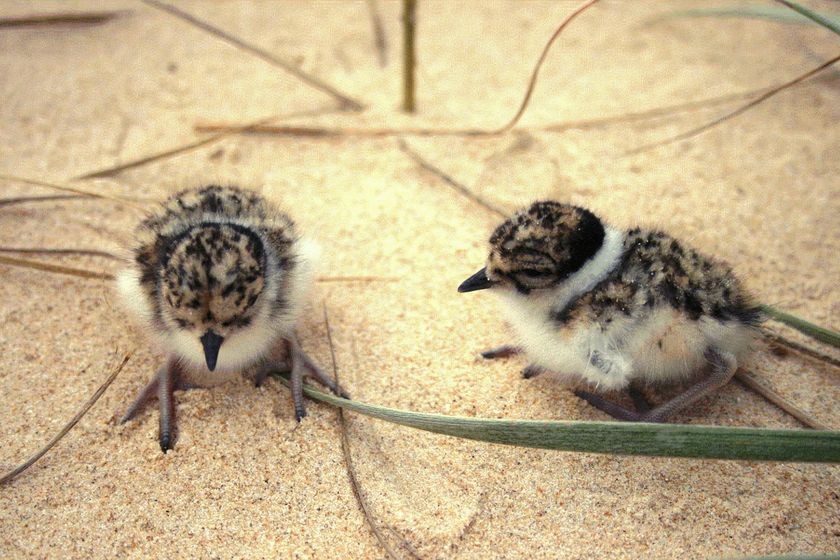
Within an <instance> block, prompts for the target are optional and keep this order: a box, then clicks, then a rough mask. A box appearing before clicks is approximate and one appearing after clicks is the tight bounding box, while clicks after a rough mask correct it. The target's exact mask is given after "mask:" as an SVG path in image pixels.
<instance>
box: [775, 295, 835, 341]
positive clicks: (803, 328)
mask: <svg viewBox="0 0 840 560" xmlns="http://www.w3.org/2000/svg"><path fill="white" fill-rule="evenodd" d="M761 311H762V313H764V314H765V315H767V316H768V317H770V318H771V319H773V320H774V321H778V322H780V323H784V324H785V325H787V326H789V327H791V328H794V329H796V330H798V331H799V332H801V333H802V334H806V335H808V336H810V337H811V338H813V339H816V340H819V341H820V342H824V343H825V344H829V345H831V346H834V347H835V348H840V333H838V332H837V331H833V330H831V329H827V328H825V327H821V326H819V325H815V324H814V323H810V322H808V321H806V320H805V319H800V318H799V317H797V316H796V315H791V314H790V313H785V312H784V311H779V310H778V309H776V308H775V307H771V306H769V305H762V306H761Z"/></svg>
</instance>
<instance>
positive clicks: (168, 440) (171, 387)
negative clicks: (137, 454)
mask: <svg viewBox="0 0 840 560" xmlns="http://www.w3.org/2000/svg"><path fill="white" fill-rule="evenodd" d="M180 376H181V370H180V368H179V367H178V364H177V363H176V361H175V360H174V359H170V360H169V362H168V363H167V364H166V366H165V367H164V368H162V369H161V375H160V378H159V379H160V381H159V383H158V405H159V406H160V429H159V432H158V441H159V442H160V449H161V451H163V452H164V453H166V452H167V451H169V450H170V449H172V447H174V445H175V438H177V437H178V430H177V427H176V425H175V398H174V397H173V394H172V393H173V392H174V391H175V386H176V385H177V381H178V378H180Z"/></svg>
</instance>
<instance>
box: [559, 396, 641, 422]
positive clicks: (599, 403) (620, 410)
mask: <svg viewBox="0 0 840 560" xmlns="http://www.w3.org/2000/svg"><path fill="white" fill-rule="evenodd" d="M575 395H577V396H578V397H580V398H582V399H583V400H585V401H586V402H588V403H589V404H591V405H592V406H594V407H595V408H597V409H598V410H600V411H601V412H606V413H607V414H609V415H610V416H612V417H613V418H616V419H617V420H627V421H629V422H642V421H643V420H642V415H641V414H639V413H638V412H636V411H635V410H628V409H626V408H624V407H623V406H621V405H617V404H615V403H614V402H610V401H608V400H607V399H605V398H604V397H602V396H600V395H596V394H594V393H590V392H589V391H580V390H578V391H575Z"/></svg>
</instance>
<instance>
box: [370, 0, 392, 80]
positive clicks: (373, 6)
mask: <svg viewBox="0 0 840 560" xmlns="http://www.w3.org/2000/svg"><path fill="white" fill-rule="evenodd" d="M367 7H368V14H370V25H371V28H373V45H374V47H375V48H376V56H377V58H378V59H379V66H381V67H382V68H385V67H386V66H387V65H388V43H387V41H386V40H385V27H384V26H383V25H382V16H380V15H379V5H378V4H377V2H376V0H367Z"/></svg>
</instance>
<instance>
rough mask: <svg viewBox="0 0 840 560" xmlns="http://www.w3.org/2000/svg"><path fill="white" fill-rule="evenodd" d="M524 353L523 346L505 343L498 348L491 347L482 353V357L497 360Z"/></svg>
mask: <svg viewBox="0 0 840 560" xmlns="http://www.w3.org/2000/svg"><path fill="white" fill-rule="evenodd" d="M521 353H522V348H520V347H519V346H515V345H513V344H504V345H502V346H497V347H496V348H490V349H489V350H485V351H484V352H482V353H481V357H482V358H484V359H486V360H495V359H497V358H509V357H510V356H516V355H517V354H521Z"/></svg>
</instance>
